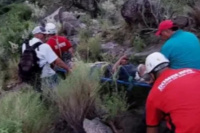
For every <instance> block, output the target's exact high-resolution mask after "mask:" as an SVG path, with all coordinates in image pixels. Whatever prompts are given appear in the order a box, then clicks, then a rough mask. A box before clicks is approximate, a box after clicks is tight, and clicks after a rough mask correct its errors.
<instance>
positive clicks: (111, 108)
mask: <svg viewBox="0 0 200 133" xmlns="http://www.w3.org/2000/svg"><path fill="white" fill-rule="evenodd" d="M128 107H129V105H128V104H127V98H126V92H125V91H120V92H112V94H111V95H110V94H106V95H104V96H103V108H105V110H107V114H106V115H105V116H104V118H105V119H111V120H112V119H113V118H114V117H116V116H117V115H119V114H121V113H123V112H125V111H127V109H128Z"/></svg>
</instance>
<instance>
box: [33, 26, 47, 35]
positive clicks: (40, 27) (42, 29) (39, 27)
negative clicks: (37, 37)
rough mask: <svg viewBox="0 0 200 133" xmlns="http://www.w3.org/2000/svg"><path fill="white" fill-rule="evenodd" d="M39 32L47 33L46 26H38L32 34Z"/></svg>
mask: <svg viewBox="0 0 200 133" xmlns="http://www.w3.org/2000/svg"><path fill="white" fill-rule="evenodd" d="M38 33H42V34H46V30H45V28H44V27H42V26H37V27H35V28H34V29H33V31H32V34H33V35H34V34H38Z"/></svg>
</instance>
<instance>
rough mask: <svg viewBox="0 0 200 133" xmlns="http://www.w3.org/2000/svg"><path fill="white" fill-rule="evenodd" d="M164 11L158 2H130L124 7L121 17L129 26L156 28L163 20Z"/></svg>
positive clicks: (142, 0)
mask: <svg viewBox="0 0 200 133" xmlns="http://www.w3.org/2000/svg"><path fill="white" fill-rule="evenodd" d="M162 10H163V8H161V5H160V3H158V1H157V0H128V1H126V2H125V3H124V5H123V6H122V9H121V15H122V17H123V18H124V20H125V21H126V22H127V23H128V24H129V25H136V24H141V25H144V26H146V27H156V26H157V25H158V23H159V22H160V20H162V15H161V14H162V13H163V11H162Z"/></svg>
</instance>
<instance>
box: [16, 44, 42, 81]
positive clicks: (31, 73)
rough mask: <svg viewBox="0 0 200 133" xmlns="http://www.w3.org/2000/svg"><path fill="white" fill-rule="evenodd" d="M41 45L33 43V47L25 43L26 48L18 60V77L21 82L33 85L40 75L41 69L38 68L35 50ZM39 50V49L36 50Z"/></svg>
mask: <svg viewBox="0 0 200 133" xmlns="http://www.w3.org/2000/svg"><path fill="white" fill-rule="evenodd" d="M41 44H42V43H41V42H38V43H35V44H34V45H33V46H30V45H29V41H28V40H27V41H25V45H26V48H25V50H24V52H23V54H22V56H21V58H20V62H19V65H18V67H19V72H18V73H19V77H20V78H21V80H22V81H23V82H27V83H33V82H34V80H36V78H38V77H39V76H40V74H41V71H42V68H40V67H39V64H38V61H39V58H38V57H37V54H36V51H35V49H36V48H38V47H39V46H40V45H41ZM38 49H39V48H38Z"/></svg>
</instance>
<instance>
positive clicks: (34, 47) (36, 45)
mask: <svg viewBox="0 0 200 133" xmlns="http://www.w3.org/2000/svg"><path fill="white" fill-rule="evenodd" d="M41 44H43V43H42V42H37V43H35V44H34V45H33V46H31V47H32V48H33V49H36V48H38V47H39V46H40V45H41Z"/></svg>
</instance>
